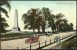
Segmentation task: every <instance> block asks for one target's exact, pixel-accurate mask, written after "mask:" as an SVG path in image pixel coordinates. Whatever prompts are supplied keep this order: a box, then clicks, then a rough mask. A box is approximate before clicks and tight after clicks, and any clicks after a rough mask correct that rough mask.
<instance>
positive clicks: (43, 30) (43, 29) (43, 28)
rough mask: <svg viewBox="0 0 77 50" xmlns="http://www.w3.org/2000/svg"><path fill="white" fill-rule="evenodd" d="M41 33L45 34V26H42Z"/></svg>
mask: <svg viewBox="0 0 77 50" xmlns="http://www.w3.org/2000/svg"><path fill="white" fill-rule="evenodd" d="M42 32H43V33H45V25H43V26H42Z"/></svg>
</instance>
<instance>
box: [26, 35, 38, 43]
mask: <svg viewBox="0 0 77 50" xmlns="http://www.w3.org/2000/svg"><path fill="white" fill-rule="evenodd" d="M38 41H39V35H35V36H31V37H30V38H28V39H27V40H25V43H35V42H38Z"/></svg>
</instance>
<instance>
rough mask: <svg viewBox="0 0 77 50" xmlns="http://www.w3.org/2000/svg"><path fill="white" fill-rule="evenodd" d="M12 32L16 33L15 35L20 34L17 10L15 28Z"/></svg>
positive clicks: (16, 12)
mask: <svg viewBox="0 0 77 50" xmlns="http://www.w3.org/2000/svg"><path fill="white" fill-rule="evenodd" d="M12 32H14V33H19V32H20V28H19V25H18V11H17V9H15V16H14V27H13V29H12Z"/></svg>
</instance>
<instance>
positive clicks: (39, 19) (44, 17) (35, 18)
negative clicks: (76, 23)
mask: <svg viewBox="0 0 77 50" xmlns="http://www.w3.org/2000/svg"><path fill="white" fill-rule="evenodd" d="M9 3H10V2H9V1H8V0H0V33H2V32H5V31H6V30H5V28H7V27H8V26H9V25H8V23H6V19H5V18H3V17H2V14H1V13H4V14H5V15H6V17H9V16H8V11H7V10H6V9H5V8H3V7H2V6H4V5H5V6H6V7H7V8H8V9H9V11H10V9H11V6H10V4H9ZM63 17H64V15H63V14H62V13H59V14H56V15H54V14H52V13H51V11H50V9H49V8H46V7H43V8H42V9H39V8H37V9H33V8H31V9H30V10H28V11H27V13H24V14H23V15H22V20H23V22H24V25H25V26H24V28H25V29H32V30H33V32H35V29H37V30H38V32H40V29H42V32H45V29H46V28H49V27H51V30H52V31H53V32H56V31H72V30H73V24H72V23H70V24H68V21H67V19H65V18H63Z"/></svg>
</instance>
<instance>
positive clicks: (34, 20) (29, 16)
mask: <svg viewBox="0 0 77 50" xmlns="http://www.w3.org/2000/svg"><path fill="white" fill-rule="evenodd" d="M40 14H42V13H41V11H39V9H33V8H32V9H30V10H28V12H27V13H24V14H23V16H22V20H23V21H24V24H25V26H24V28H25V29H26V28H28V29H33V32H34V30H35V29H38V32H40V26H41V25H42V15H40Z"/></svg>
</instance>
